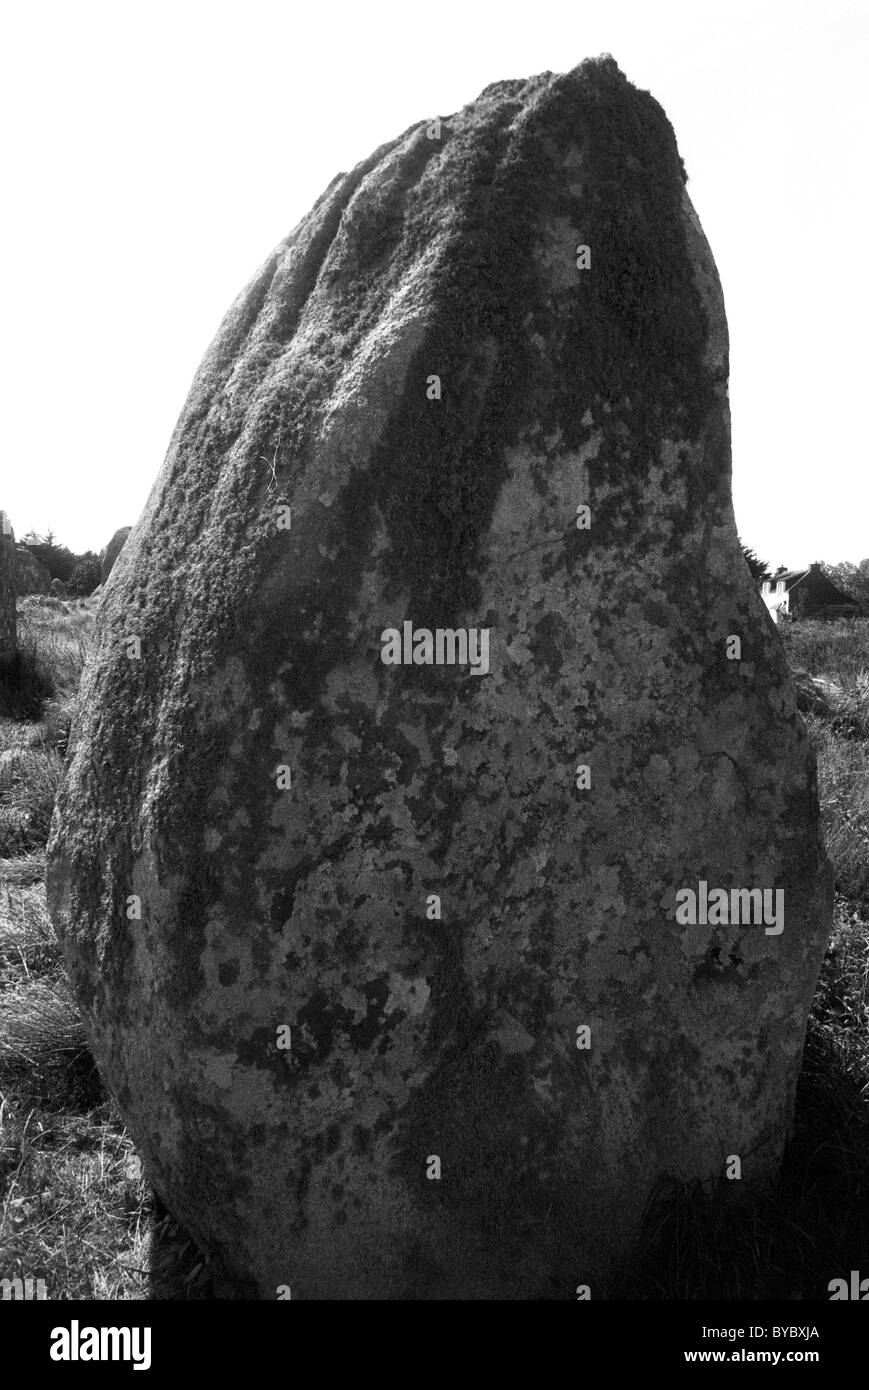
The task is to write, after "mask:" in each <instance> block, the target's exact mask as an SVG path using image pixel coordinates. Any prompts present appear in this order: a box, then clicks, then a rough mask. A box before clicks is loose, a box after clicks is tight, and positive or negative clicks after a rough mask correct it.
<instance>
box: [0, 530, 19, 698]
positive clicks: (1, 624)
mask: <svg viewBox="0 0 869 1390" xmlns="http://www.w3.org/2000/svg"><path fill="white" fill-rule="evenodd" d="M15 597H16V588H15V532H14V531H13V530H12V522H11V521H10V520H9V517H8V516H7V515H6V513H5V512H2V511H0V673H2V670H3V668H4V667H5V666H8V664H9V663H10V661H12V659H13V658H14V657H15V654H16V652H17V650H18V622H17V617H16V612H15Z"/></svg>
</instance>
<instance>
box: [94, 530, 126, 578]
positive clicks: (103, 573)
mask: <svg viewBox="0 0 869 1390" xmlns="http://www.w3.org/2000/svg"><path fill="white" fill-rule="evenodd" d="M132 529H133V528H132V526H121V527H120V528H119V529H118V530H117V531H116V532H115V534H114V535H113V536H112V539H111V540H110V541H109V543H108V545H107V546H106V548H105V550H104V551H103V552H102V554H101V555H100V582H101V583H102V584H105V582H106V580H107V579H108V577H109V575H110V574H111V572H112V570H113V569H114V565H115V561H116V560H117V558H118V556H119V555H120V553H121V551H122V550H123V548H124V546H125V544H126V541H127V537H128V536H129V534H130V532H131V531H132Z"/></svg>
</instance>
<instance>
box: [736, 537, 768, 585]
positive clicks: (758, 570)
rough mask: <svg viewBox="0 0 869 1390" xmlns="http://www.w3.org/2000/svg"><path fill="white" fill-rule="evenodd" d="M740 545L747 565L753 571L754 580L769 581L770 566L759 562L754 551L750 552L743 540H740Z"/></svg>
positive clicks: (763, 561)
mask: <svg viewBox="0 0 869 1390" xmlns="http://www.w3.org/2000/svg"><path fill="white" fill-rule="evenodd" d="M739 544H740V546H741V547H742V553H743V555H744V556H745V563H746V564H747V565H748V568H749V569H750V570H751V577H752V579H757V580H761V579H769V565H768V564H767V563H766V561H765V560H759V559H758V558H757V556H756V555H755V553H754V551H753V550H750V549H749V548H748V546H747V545H745V544H744V543H743V541H742V540H740V542H739Z"/></svg>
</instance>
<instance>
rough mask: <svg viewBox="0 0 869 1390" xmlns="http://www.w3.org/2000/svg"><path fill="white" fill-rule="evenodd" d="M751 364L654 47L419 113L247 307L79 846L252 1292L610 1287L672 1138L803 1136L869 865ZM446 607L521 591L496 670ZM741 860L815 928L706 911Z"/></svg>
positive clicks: (503, 616) (126, 1093) (148, 1106)
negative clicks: (837, 785)
mask: <svg viewBox="0 0 869 1390" xmlns="http://www.w3.org/2000/svg"><path fill="white" fill-rule="evenodd" d="M579 246H587V247H588V248H589V251H588V257H586V259H589V258H590V267H589V268H586V269H578V268H577V262H578V260H582V259H583V257H582V256H580V255H578V253H577V247H579ZM727 370H728V364H727V328H726V320H725V314H724V307H723V302H722V297H721V290H720V286H719V282H718V277H717V274H716V270H715V265H714V262H713V259H712V256H711V254H710V251H709V248H708V246H707V244H706V241H705V238H704V236H703V233H702V230H701V228H700V225H699V223H698V220H697V218H696V216H695V214H694V211H693V209H692V207H691V203H690V202H689V199H688V196H687V194H686V191H685V174H684V169H683V166H682V163H681V160H680V158H679V155H678V152H677V148H676V143H675V139H674V136H673V132H672V130H671V128H670V126H669V124H668V122H667V119H666V117H665V116H664V114H663V112H662V110H661V108H660V107H659V106H658V104H657V103H656V102H655V101H654V100H653V99H652V98H651V97H650V96H649V95H648V94H647V93H644V92H640V91H637V90H636V89H635V88H634V87H632V86H631V85H630V84H629V83H628V82H627V80H626V79H625V78H624V76H623V75H622V74H621V72H620V71H619V69H618V67H617V66H616V64H615V63H614V62H613V60H612V59H603V60H597V61H592V62H587V63H584V64H582V65H581V66H580V67H578V68H576V69H575V70H574V71H572V72H570V73H568V74H566V75H553V74H551V73H544V74H542V75H541V76H538V77H534V78H531V79H529V80H527V81H523V80H519V81H507V82H499V83H496V84H495V85H494V86H491V87H489V88H487V89H486V91H485V92H483V94H482V95H481V96H480V98H479V99H478V100H477V101H475V102H473V103H472V104H471V105H470V106H468V107H466V108H465V109H464V110H463V111H462V112H460V113H459V114H458V115H456V116H453V117H450V118H448V119H446V120H445V121H444V123H443V124H442V126H441V128H440V131H438V128H437V126H436V125H434V124H431V123H429V122H428V121H424V122H423V123H421V124H420V125H418V126H414V127H413V128H411V129H410V130H408V131H406V132H405V134H403V135H401V136H400V137H399V138H398V139H396V140H394V141H392V142H391V143H390V144H387V145H383V146H381V148H380V149H378V150H376V151H375V153H374V154H373V155H372V156H371V157H370V158H369V159H367V160H366V161H365V162H363V163H362V164H360V165H359V166H358V167H357V168H356V169H354V170H353V171H352V173H349V174H341V175H339V176H338V177H337V178H336V179H334V180H333V182H332V183H331V184H330V185H329V187H328V189H327V190H326V192H325V193H324V194H323V195H322V197H321V198H320V199H319V200H318V202H317V203H316V205H315V206H314V208H313V209H312V210H311V212H310V213H309V214H308V216H307V217H305V218H304V220H303V221H302V222H301V223H300V224H299V226H298V227H297V228H296V230H295V231H294V232H292V233H291V234H290V235H289V236H288V237H287V238H286V240H285V241H283V242H282V243H281V244H280V245H279V246H278V248H277V249H276V251H275V252H274V253H273V254H272V255H271V256H270V257H269V259H268V260H267V261H266V263H265V265H264V266H263V267H262V269H261V270H260V271H259V272H258V273H257V275H256V276H255V278H254V279H253V280H252V281H251V283H250V285H249V286H248V288H247V289H246V290H245V291H244V292H243V293H242V295H241V296H240V297H239V299H238V300H237V301H236V302H235V304H234V305H233V306H232V308H231V309H230V311H229V313H228V314H227V316H226V318H225V319H224V322H223V324H222V327H221V328H220V330H219V332H218V334H217V337H216V338H215V340H214V343H213V344H212V346H211V348H210V349H209V351H208V353H207V355H206V357H205V360H204V361H203V363H202V366H201V368H200V370H199V373H198V375H197V377H196V379H195V381H194V384H193V387H192V390H191V393H190V396H189V399H188V401H187V404H186V406H185V408H184V411H183V414H182V416H181V419H180V420H179V423H178V426H177V428H176V431H175V434H174V437H173V439H172V443H171V446H170V449H169V453H168V456H167V458H166V461H165V463H164V465H163V469H162V471H161V473H160V475H159V477H158V479H157V481H156V483H155V486H154V488H153V491H152V493H151V496H150V499H149V501H148V504H147V507H146V509H145V512H144V514H143V516H142V518H141V519H140V521H139V523H138V525H137V526H136V528H135V530H134V532H133V534H132V536H131V537H130V539H129V540H128V542H127V546H126V549H125V552H124V563H123V566H121V567H120V568H119V569H118V570H117V571H116V572H115V575H114V577H113V580H112V583H111V585H110V587H109V588H108V590H107V591H106V593H105V595H104V597H103V601H102V609H101V625H100V633H99V644H98V647H97V649H96V651H95V654H94V656H93V658H92V659H91V661H90V663H89V665H88V667H87V671H86V675H85V680H84V691H83V698H82V700H81V711H82V713H81V715H80V717H79V721H78V724H77V726H76V728H75V730H74V736H73V743H72V752H71V757H70V761H69V764H68V770H67V773H66V780H65V784H64V786H63V788H62V791H61V794H60V797H59V800H58V805H57V810H56V814H55V820H54V825H53V834H52V839H51V843H50V847H49V870H48V882H49V894H50V905H51V910H52V913H53V916H54V921H55V923H56V925H57V928H58V930H59V932H60V933H61V935H62V938H63V940H64V943H65V950H66V955H67V960H68V963H69V966H70V968H71V971H72V975H73V979H74V983H75V987H76V990H77V994H78V998H79V1000H80V1002H81V1005H82V1008H83V1012H84V1015H85V1018H86V1020H87V1025H88V1028H89V1030H90V1034H91V1036H92V1039H93V1046H94V1049H95V1053H96V1056H97V1058H98V1061H99V1063H100V1066H101V1068H102V1070H103V1072H104V1075H105V1077H106V1079H107V1080H108V1082H109V1084H110V1086H111V1087H112V1089H113V1091H114V1093H115V1094H116V1096H117V1099H118V1101H119V1103H120V1106H121V1109H122V1112H123V1114H124V1116H125V1117H126V1119H127V1121H128V1123H129V1125H130V1128H131V1130H132V1133H133V1135H134V1137H135V1139H136V1141H137V1143H138V1146H139V1148H140V1150H141V1153H142V1155H143V1158H144V1160H145V1163H146V1167H147V1170H148V1172H149V1173H150V1176H151V1177H152V1179H153V1181H154V1183H155V1185H156V1186H157V1188H158V1190H159V1191H160V1192H161V1193H162V1195H163V1196H164V1198H165V1200H166V1202H167V1203H168V1204H169V1206H170V1207H171V1208H172V1210H173V1211H174V1212H175V1213H176V1215H177V1216H178V1217H179V1218H180V1219H181V1220H182V1221H183V1222H184V1223H185V1224H186V1225H187V1226H188V1228H189V1229H190V1231H191V1232H192V1233H193V1234H194V1235H195V1236H196V1237H197V1238H198V1239H199V1241H200V1242H201V1243H202V1244H203V1245H204V1246H205V1247H206V1248H208V1249H209V1250H210V1251H211V1252H212V1253H213V1255H214V1256H215V1259H216V1260H217V1262H218V1263H219V1265H220V1266H222V1269H223V1272H224V1275H225V1277H226V1279H227V1280H228V1281H229V1282H228V1285H227V1286H226V1287H230V1288H232V1289H234V1290H235V1291H237V1292H239V1293H247V1294H254V1295H256V1296H258V1297H262V1298H273V1297H275V1295H276V1290H277V1289H278V1287H279V1286H289V1287H290V1288H291V1289H292V1296H293V1297H294V1298H363V1299H364V1298H403V1297H406V1298H422V1299H426V1298H433V1299H437V1298H465V1297H466V1298H531V1299H535V1298H556V1299H557V1298H575V1296H576V1293H575V1290H576V1287H577V1285H579V1284H583V1283H586V1284H590V1285H591V1293H592V1297H594V1296H595V1295H596V1294H597V1293H600V1291H601V1290H602V1289H604V1288H605V1287H606V1284H605V1281H606V1279H607V1277H608V1271H609V1269H610V1267H611V1266H612V1265H613V1262H614V1261H617V1260H618V1258H619V1257H620V1256H622V1255H623V1254H624V1253H625V1251H626V1250H627V1249H628V1247H629V1243H630V1241H631V1240H632V1238H633V1237H634V1236H635V1235H636V1232H637V1230H638V1228H639V1225H640V1221H641V1216H642V1213H643V1209H644V1206H645V1203H646V1201H647V1198H648V1196H649V1194H650V1192H651V1190H652V1188H653V1186H654V1184H655V1183H656V1182H657V1180H658V1179H659V1178H660V1177H662V1176H663V1175H665V1174H666V1175H670V1176H671V1177H674V1178H686V1179H687V1178H694V1177H699V1178H703V1179H707V1178H708V1179H711V1180H719V1179H720V1180H722V1181H723V1180H724V1175H725V1171H726V1167H727V1164H728V1161H729V1158H730V1156H731V1155H738V1156H740V1157H741V1162H742V1184H741V1188H742V1190H745V1189H747V1188H748V1186H749V1185H750V1184H751V1182H752V1181H755V1180H763V1179H766V1178H768V1177H770V1176H771V1175H772V1174H773V1173H774V1172H775V1169H776V1166H777V1163H778V1161H779V1159H780V1156H781V1152H782V1148H783V1144H784V1141H785V1139H786V1137H787V1132H788V1126H789V1122H790V1116H791V1111H792V1103H793V1096H794V1088H795V1083H796V1078H797V1074H798V1070H799V1064H800V1056H801V1049H802V1045H803V1036H804V1029H805V1023H806V1017H807V1012H808V1009H809V1005H810V1001H811V998H812V994H813V990H814V987H815V983H816V979H817V974H818V970H819V966H820V961H821V957H822V954H823V949H824V942H825V937H826V932H827V927H828V922H829V912H830V880H829V871H828V866H827V861H826V859H825V856H824V851H823V847H822V843H821V839H820V834H819V828H818V807H817V798H816V789H815V772H814V764H813V758H812V755H811V752H810V749H809V746H808V743H807V739H806V734H805V731H804V728H803V725H802V723H801V720H800V718H799V716H798V714H797V713H796V709H795V700H794V693H793V689H792V685H791V681H790V677H789V674H788V670H787V667H786V664H785V661H784V658H783V654H782V651H781V648H780V643H779V639H778V637H777V635H776V632H775V629H774V626H773V624H772V623H771V622H770V621H769V619H768V617H767V615H766V613H765V610H764V606H763V603H762V601H761V599H760V596H759V595H758V594H757V593H756V592H755V590H754V586H753V583H752V580H751V577H750V575H749V571H748V569H747V567H746V566H745V564H744V562H743V560H742V558H741V554H740V550H739V546H738V542H737V535H736V530H735V526H734V518H733V511H732V505H731V499H730V445H729V417H728V403H727ZM435 377H437V378H439V380H440V398H438V383H437V382H436V381H434V380H433V378H435ZM583 506H587V507H588V508H590V525H588V526H583V525H581V524H578V522H579V523H581V522H582V518H583V515H584V514H583V513H578V510H577V509H578V508H581V507H583ZM287 508H289V511H288V510H287ZM586 519H587V518H586ZM406 620H407V621H410V622H411V623H412V624H413V625H414V627H415V628H416V629H422V628H426V629H430V630H431V631H432V632H434V631H435V630H437V629H453V630H458V629H468V630H470V629H476V631H477V633H478V634H479V633H480V632H481V631H482V630H483V629H486V630H488V632H489V635H490V659H489V669H488V673H487V674H480V673H479V672H475V671H474V670H473V669H472V668H471V667H470V666H469V665H464V666H462V665H413V664H411V665H387V664H385V663H384V661H383V660H382V659H381V653H382V634H383V632H384V630H385V629H387V628H390V627H395V628H398V629H402V625H403V623H404V622H405V621H406ZM734 636H736V637H738V638H739V639H740V641H741V653H740V654H739V657H738V659H734V655H733V654H734V651H735V650H736V648H735V647H734V645H733V643H732V640H731V639H732V638H733V637H734ZM132 638H138V640H139V642H140V644H141V650H140V655H138V656H137V655H136V652H137V648H136V644H135V642H133V641H131V639H132ZM583 766H584V767H587V768H588V769H589V773H588V777H590V785H588V786H585V785H584V782H585V781H587V780H588V777H586V776H585V775H584V774H582V773H578V772H577V768H579V767H583ZM280 769H286V770H288V771H284V772H281V770H280ZM701 880H702V881H704V882H706V883H707V884H708V885H709V888H710V890H711V889H712V888H713V887H723V888H725V889H727V890H730V889H733V888H741V889H753V888H760V889H775V890H782V891H783V892H784V903H785V921H784V927H783V930H782V931H781V932H780V933H778V934H771V933H769V932H767V930H766V928H765V926H764V925H762V924H757V923H752V924H745V923H743V924H738V925H734V924H730V925H726V926H725V925H715V926H713V925H704V924H701V923H698V924H697V925H691V924H688V925H684V924H682V923H680V922H679V921H677V904H678V901H679V899H678V898H677V894H679V892H680V890H683V889H687V888H693V889H694V890H695V891H697V890H698V884H699V882H700V881H701ZM435 895H436V897H437V899H439V900H440V917H438V916H437V912H438V907H437V903H436V901H435ZM137 902H138V903H139V904H140V909H139V908H138V907H137ZM139 910H140V913H141V915H140V916H139V917H137V916H136V913H137V911H139ZM287 1029H289V1032H286V1030H287ZM583 1029H588V1030H590V1031H589V1032H588V1033H585V1032H583V1031H582V1030H583ZM282 1030H284V1031H282ZM586 1042H588V1043H590V1045H589V1046H584V1045H583V1044H584V1043H586ZM281 1043H283V1046H282V1045H280V1044H281ZM288 1043H289V1046H287V1044H288ZM435 1160H439V1163H438V1162H436V1161H435ZM438 1170H439V1172H440V1176H437V1174H438ZM723 1185H724V1187H726V1188H727V1189H730V1190H732V1189H734V1188H736V1186H737V1184H736V1183H732V1182H731V1183H726V1182H725V1183H724V1184H723Z"/></svg>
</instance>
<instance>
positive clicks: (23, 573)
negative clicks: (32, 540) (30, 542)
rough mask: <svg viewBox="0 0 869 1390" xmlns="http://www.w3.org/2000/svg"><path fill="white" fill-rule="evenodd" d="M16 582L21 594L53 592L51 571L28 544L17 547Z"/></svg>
mask: <svg viewBox="0 0 869 1390" xmlns="http://www.w3.org/2000/svg"><path fill="white" fill-rule="evenodd" d="M15 584H16V587H17V589H18V593H19V594H20V595H24V594H47V593H50V592H51V571H50V570H49V568H48V566H47V565H44V564H43V563H42V561H41V560H38V559H37V558H36V556H35V555H34V554H33V553H32V552H31V551H30V550H28V549H27V546H26V545H19V546H16V548H15Z"/></svg>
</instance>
